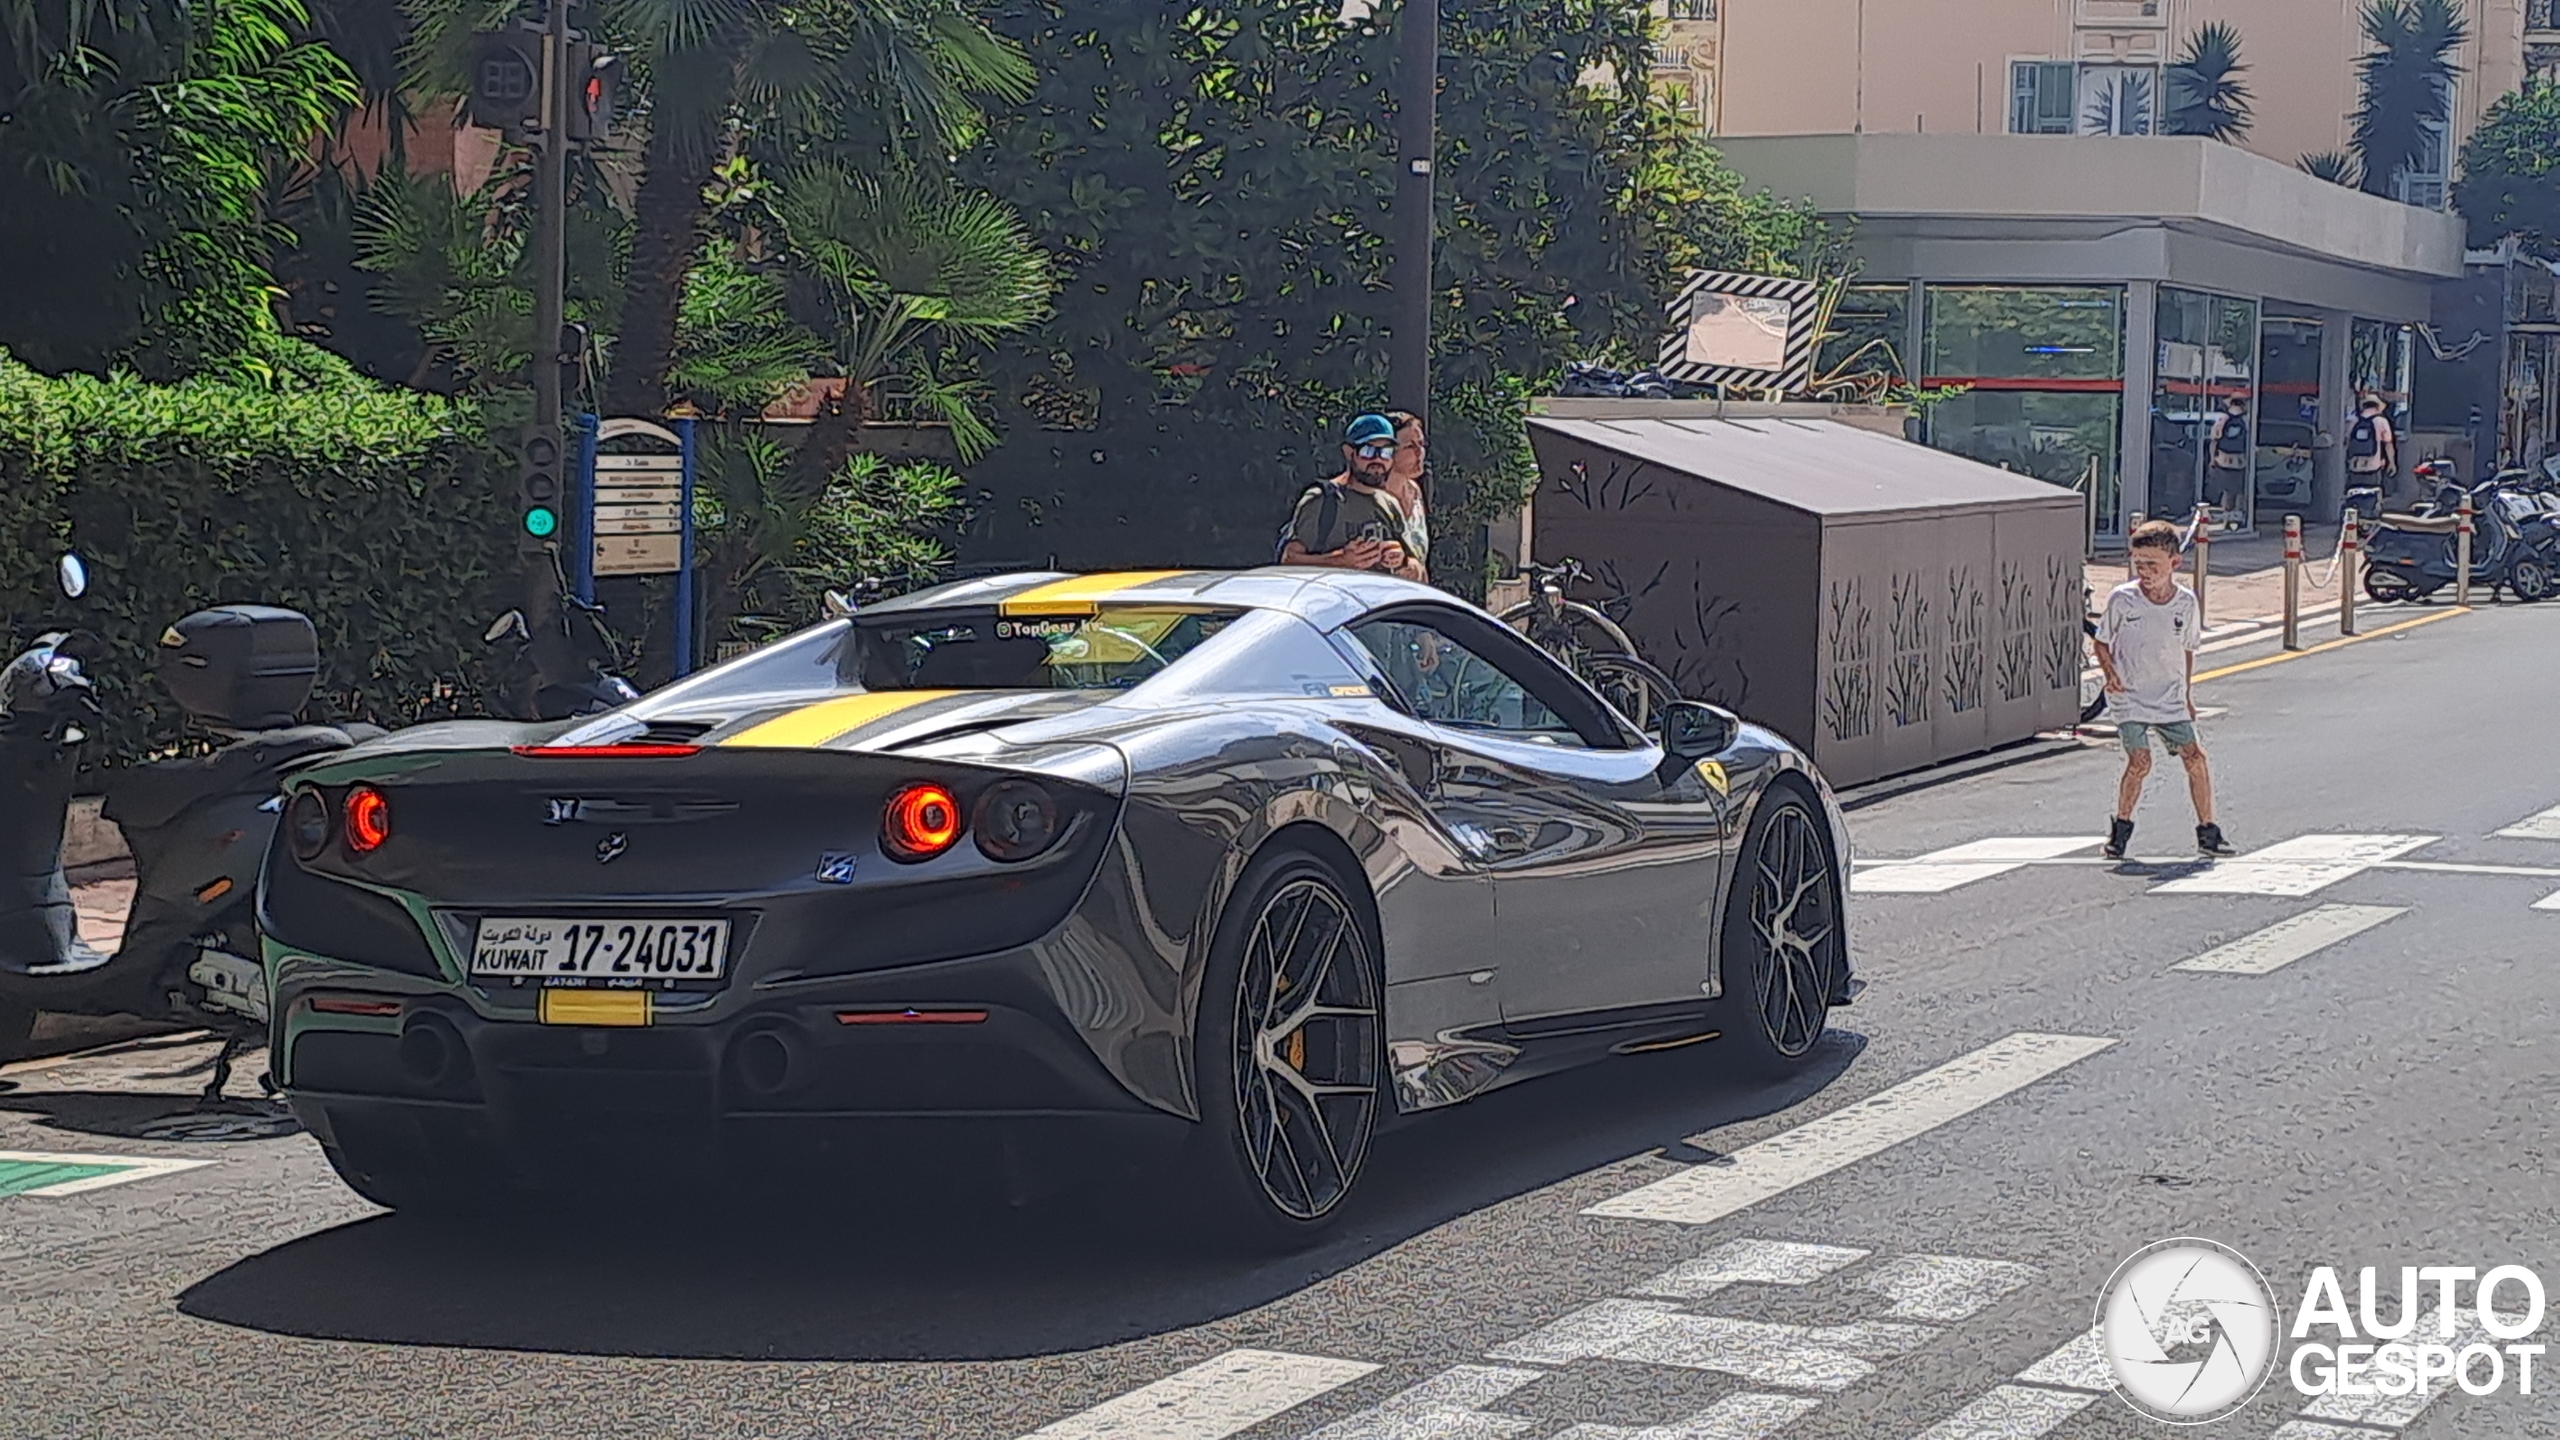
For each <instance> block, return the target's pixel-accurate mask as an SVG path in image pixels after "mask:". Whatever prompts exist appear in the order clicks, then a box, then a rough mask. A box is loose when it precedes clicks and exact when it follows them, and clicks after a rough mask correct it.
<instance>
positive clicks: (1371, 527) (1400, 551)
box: [1280, 415, 1428, 580]
mask: <svg viewBox="0 0 2560 1440" xmlns="http://www.w3.org/2000/svg"><path fill="white" fill-rule="evenodd" d="M1395 458H1396V426H1395V422H1394V421H1392V420H1389V419H1388V418H1387V417H1386V416H1384V415H1362V416H1360V417H1358V418H1356V419H1354V420H1353V421H1352V422H1351V423H1350V424H1349V425H1346V426H1344V427H1343V431H1342V466H1343V468H1342V473H1341V474H1339V475H1336V476H1334V477H1333V478H1332V479H1330V480H1325V481H1322V482H1320V483H1318V484H1316V485H1313V486H1310V487H1308V490H1307V493H1305V494H1304V495H1301V496H1299V497H1298V508H1297V510H1296V512H1295V513H1293V514H1292V515H1291V516H1290V517H1289V529H1288V532H1287V534H1286V536H1285V538H1283V540H1282V541H1281V544H1280V563H1281V564H1283V565H1327V566H1331V567H1333V568H1335V569H1339V570H1383V571H1385V572H1387V573H1388V574H1390V575H1401V576H1403V577H1404V578H1406V579H1408V580H1422V579H1426V578H1428V577H1427V576H1426V574H1425V573H1424V571H1423V568H1422V561H1421V559H1420V557H1418V556H1416V555H1414V554H1412V553H1411V552H1409V551H1408V550H1406V549H1405V545H1404V535H1405V531H1406V519H1405V513H1404V507H1403V506H1402V505H1400V504H1398V503H1397V502H1396V497H1395V496H1393V495H1391V494H1389V493H1388V492H1387V489H1386V484H1387V473H1388V471H1390V470H1392V469H1393V468H1394V466H1395Z"/></svg>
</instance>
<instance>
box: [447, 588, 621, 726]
mask: <svg viewBox="0 0 2560 1440" xmlns="http://www.w3.org/2000/svg"><path fill="white" fill-rule="evenodd" d="M559 617H560V618H559V624H558V626H557V628H556V629H553V630H551V631H550V632H549V633H546V634H539V635H537V634H536V633H535V632H534V629H533V627H532V626H531V625H530V624H529V623H527V621H526V620H525V614H524V612H523V611H522V610H510V611H508V612H507V613H505V614H504V615H501V616H499V617H498V618H497V619H495V620H492V621H490V622H489V628H488V629H487V630H485V631H483V632H482V633H481V636H480V638H481V640H482V641H483V642H484V643H486V644H489V645H505V646H507V647H508V653H507V657H506V660H505V662H504V664H503V666H502V668H503V670H504V672H505V673H504V674H503V675H502V676H501V678H500V680H499V682H498V708H499V709H501V710H503V711H504V712H505V713H506V715H507V716H508V718H510V719H515V720H565V719H567V718H568V717H570V716H572V715H601V714H603V713H604V712H605V711H607V710H611V709H613V708H615V707H617V706H620V705H626V704H629V703H630V702H631V701H634V700H637V699H639V698H640V691H639V690H638V689H637V688H636V687H634V686H633V685H632V683H631V682H630V681H628V680H625V679H624V678H622V670H623V661H622V655H621V647H620V646H619V645H617V644H616V643H615V642H614V638H613V631H612V630H611V629H610V628H609V627H607V626H606V624H605V621H604V607H603V606H601V605H595V604H590V603H588V602H587V601H584V600H581V599H579V598H578V597H577V596H575V595H573V594H571V593H569V587H568V586H567V585H565V584H564V585H562V586H561V587H560V602H559Z"/></svg>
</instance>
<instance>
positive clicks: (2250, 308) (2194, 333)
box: [2150, 285, 2258, 527]
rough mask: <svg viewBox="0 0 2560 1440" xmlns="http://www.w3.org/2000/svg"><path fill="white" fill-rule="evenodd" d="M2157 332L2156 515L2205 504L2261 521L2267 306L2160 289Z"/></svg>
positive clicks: (2185, 512) (2188, 511) (2244, 520)
mask: <svg viewBox="0 0 2560 1440" xmlns="http://www.w3.org/2000/svg"><path fill="white" fill-rule="evenodd" d="M2155 325H2156V327H2157V328H2156V329H2155V331H2154V332H2153V333H2154V334H2155V336H2156V337H2157V345H2158V354H2157V359H2156V362H2155V363H2156V366H2157V369H2156V372H2155V378H2154V380H2153V384H2152V391H2151V504H2150V509H2151V513H2152V514H2153V515H2155V516H2158V517H2160V518H2162V519H2178V520H2183V519H2184V518H2186V517H2187V516H2189V515H2192V514H2193V513H2194V512H2195V508H2196V505H2197V504H2198V502H2202V503H2204V504H2207V505H2210V506H2212V507H2213V508H2214V509H2215V510H2216V511H2217V512H2219V513H2220V514H2221V515H2222V516H2223V518H2225V519H2228V520H2237V521H2238V522H2239V523H2240V524H2241V525H2242V526H2244V527H2246V526H2248V525H2250V524H2251V523H2253V518H2254V513H2255V510H2256V499H2257V497H2256V493H2255V490H2254V488H2253V482H2252V475H2253V474H2254V472H2255V470H2256V459H2257V457H2256V454H2255V451H2254V448H2253V446H2252V444H2251V441H2250V436H2251V434H2252V432H2254V431H2255V430H2256V429H2257V423H2258V417H2257V413H2256V412H2257V400H2258V394H2257V357H2258V302H2256V301H2255V300H2239V299H2234V298H2232V297H2231V296H2228V295H2210V294H2206V293H2204V292H2202V291H2198V290H2180V289H2177V288H2175V287H2173V286H2168V285H2163V286H2161V287H2160V301H2159V309H2158V311H2157V318H2156V321H2155Z"/></svg>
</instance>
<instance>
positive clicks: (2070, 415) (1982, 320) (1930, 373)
mask: <svg viewBox="0 0 2560 1440" xmlns="http://www.w3.org/2000/svg"><path fill="white" fill-rule="evenodd" d="M1922 296H1923V305H1924V310H1923V314H1922V350H1923V355H1922V360H1921V372H1922V379H1921V383H1922V384H1924V385H1928V386H1933V387H1937V386H1963V387H1965V388H1964V392H1963V393H1962V394H1959V395H1956V396H1953V397H1952V398H1949V399H1946V400H1942V401H1939V402H1938V403H1937V404H1936V405H1933V406H1931V407H1930V410H1929V419H1928V436H1929V443H1930V444H1931V445H1934V446H1936V447H1937V448H1938V449H1941V450H1947V451H1951V452H1953V453H1955V454H1958V455H1963V456H1965V457H1967V458H1969V459H1974V460H1979V461H1982V462H1983V463H1985V464H1989V465H1998V466H2001V467H2002V468H2004V469H2009V470H2016V471H2019V472H2020V473H2022V474H2028V475H2034V476H2036V477H2038V478H2039V479H2043V480H2048V481H2051V482H2052V483H2054V484H2056V485H2061V486H2064V487H2067V488H2069V489H2073V490H2078V491H2080V492H2082V493H2083V494H2087V495H2090V496H2092V497H2093V500H2094V503H2095V506H2096V523H2097V529H2098V532H2099V533H2100V534H2119V533H2121V532H2122V528H2123V517H2122V514H2121V509H2120V507H2121V501H2120V497H2119V496H2118V494H2117V483H2116V471H2117V466H2116V456H2117V448H2118V447H2117V437H2118V433H2119V431H2118V427H2119V425H2120V423H2121V422H2120V419H2119V416H2120V413H2121V409H2120V407H2121V406H2122V404H2123V401H2124V395H2123V391H2124V291H2123V290H2122V289H2121V288H2120V287H2117V286H2112V285H1931V286H1927V287H1925V288H1924V290H1923V292H1922Z"/></svg>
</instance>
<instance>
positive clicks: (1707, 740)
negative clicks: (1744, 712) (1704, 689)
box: [1662, 700, 1742, 765]
mask: <svg viewBox="0 0 2560 1440" xmlns="http://www.w3.org/2000/svg"><path fill="white" fill-rule="evenodd" d="M1741 731H1742V720H1741V717H1739V716H1737V715H1735V714H1734V713H1733V712H1732V711H1730V710H1726V709H1722V708H1720V707H1718V706H1714V705H1709V704H1706V703H1704V702H1703V701H1698V700H1674V701H1672V702H1671V703H1670V704H1668V705H1666V706H1664V707H1663V709H1662V752H1663V754H1664V755H1665V756H1666V757H1668V758H1669V759H1672V760H1676V761H1679V762H1680V763H1682V764H1684V765H1685V764H1687V763H1689V762H1690V761H1693V760H1704V759H1706V758H1708V757H1709V756H1712V755H1721V754H1723V753H1724V752H1725V751H1726V750H1727V749H1729V748H1731V747H1732V745H1733V741H1734V737H1735V736H1736V735H1739V734H1740V733H1741Z"/></svg>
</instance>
